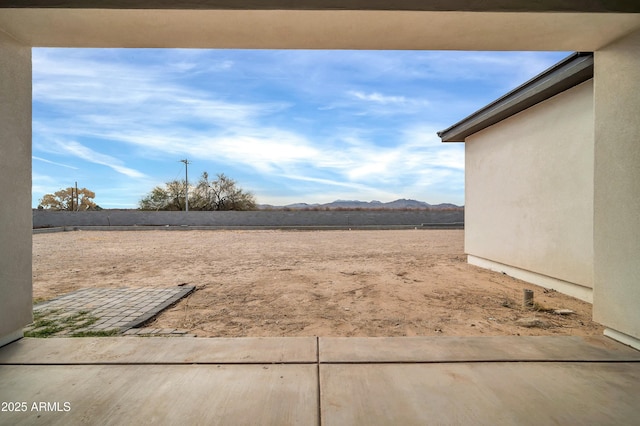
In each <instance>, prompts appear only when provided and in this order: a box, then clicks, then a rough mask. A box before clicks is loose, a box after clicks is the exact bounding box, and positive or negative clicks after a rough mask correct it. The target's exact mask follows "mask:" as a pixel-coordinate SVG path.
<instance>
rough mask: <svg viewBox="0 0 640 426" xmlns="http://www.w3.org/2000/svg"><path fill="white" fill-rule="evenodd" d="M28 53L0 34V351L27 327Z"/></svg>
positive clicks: (27, 48)
mask: <svg viewBox="0 0 640 426" xmlns="http://www.w3.org/2000/svg"><path fill="white" fill-rule="evenodd" d="M31 228H32V213H31V47H30V46H26V45H24V44H22V43H20V42H18V41H16V40H14V39H13V38H12V37H11V36H9V35H7V34H6V33H5V32H3V31H2V28H0V346H2V345H5V344H7V343H9V342H11V341H13V340H16V339H18V338H20V337H22V328H23V327H24V326H25V325H27V324H29V323H30V322H31V318H32V289H31V233H32V231H31Z"/></svg>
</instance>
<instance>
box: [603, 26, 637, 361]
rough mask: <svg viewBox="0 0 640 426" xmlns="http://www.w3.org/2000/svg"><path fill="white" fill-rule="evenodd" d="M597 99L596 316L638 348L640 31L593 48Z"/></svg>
mask: <svg viewBox="0 0 640 426" xmlns="http://www.w3.org/2000/svg"><path fill="white" fill-rule="evenodd" d="M595 101H596V107H595V199H594V200H595V210H594V219H595V236H594V249H595V265H594V271H595V272H594V273H595V289H594V300H593V316H594V319H595V320H596V321H598V322H600V323H602V324H604V325H605V326H607V327H609V328H610V329H612V330H615V331H616V332H620V333H624V334H626V335H628V336H632V337H634V338H635V339H639V340H636V341H635V343H634V344H635V346H636V347H637V348H638V349H640V258H639V257H640V32H636V33H634V34H632V35H630V36H628V37H626V38H624V39H622V40H619V41H618V42H616V43H613V44H612V45H610V46H608V47H606V48H604V49H602V50H600V51H597V52H596V53H595ZM610 331H611V330H609V331H608V332H610ZM608 332H606V333H605V334H608ZM614 337H616V338H618V339H619V340H624V339H623V338H620V336H614ZM629 343H630V342H629ZM630 344H631V343H630Z"/></svg>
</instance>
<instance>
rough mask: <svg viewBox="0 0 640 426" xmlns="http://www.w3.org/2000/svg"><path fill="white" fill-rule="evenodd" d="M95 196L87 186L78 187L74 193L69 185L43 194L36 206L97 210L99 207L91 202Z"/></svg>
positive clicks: (53, 208) (54, 208)
mask: <svg viewBox="0 0 640 426" xmlns="http://www.w3.org/2000/svg"><path fill="white" fill-rule="evenodd" d="M95 197H96V194H95V192H93V191H90V190H88V189H87V188H81V189H78V192H77V193H76V190H75V188H71V187H69V188H65V189H61V190H60V191H57V192H54V193H53V194H45V196H44V197H42V199H41V200H40V205H39V206H38V208H40V207H42V208H44V209H48V210H74V211H85V210H98V209H100V207H99V206H98V205H97V204H96V203H94V202H93V199H94V198H95Z"/></svg>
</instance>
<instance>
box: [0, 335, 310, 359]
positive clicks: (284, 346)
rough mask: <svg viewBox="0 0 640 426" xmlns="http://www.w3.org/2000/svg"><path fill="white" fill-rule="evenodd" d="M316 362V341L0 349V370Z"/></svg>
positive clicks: (28, 342) (35, 343)
mask: <svg viewBox="0 0 640 426" xmlns="http://www.w3.org/2000/svg"><path fill="white" fill-rule="evenodd" d="M317 359H318V355H317V348H316V338H315V337H237V338H213V339H205V338H188V337H185V338H181V339H171V338H150V337H149V338H138V337H102V338H70V337H67V338H55V339H31V338H24V339H21V340H19V341H17V342H14V343H12V344H10V345H7V346H5V347H3V348H0V365H2V364H13V365H20V364H24V365H27V364H29V365H46V364H55V365H60V364H181V363H185V364H263V363H264V364H271V363H315V362H317Z"/></svg>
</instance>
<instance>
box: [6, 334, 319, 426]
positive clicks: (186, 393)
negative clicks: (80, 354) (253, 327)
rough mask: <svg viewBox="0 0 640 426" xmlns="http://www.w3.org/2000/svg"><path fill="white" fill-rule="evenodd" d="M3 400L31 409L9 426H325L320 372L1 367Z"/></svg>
mask: <svg viewBox="0 0 640 426" xmlns="http://www.w3.org/2000/svg"><path fill="white" fill-rule="evenodd" d="M154 340H155V339H154ZM162 340H163V341H165V342H166V341H167V340H166V339H162ZM0 401H24V402H26V403H27V411H26V412H15V411H13V412H6V411H5V412H0V424H3V425H5V424H6V425H32V424H51V425H74V424H95V425H98V424H99V425H124V424H130V425H256V424H262V425H316V424H318V385H317V368H316V366H315V365H162V366H160V365H73V366H71V365H67V366H29V367H28V368H26V367H24V366H0ZM34 402H36V403H38V402H45V403H46V402H49V403H52V404H56V403H57V406H56V411H38V410H32V407H33V403H34ZM51 408H53V406H51ZM58 408H59V411H58ZM65 410H67V411H65Z"/></svg>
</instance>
